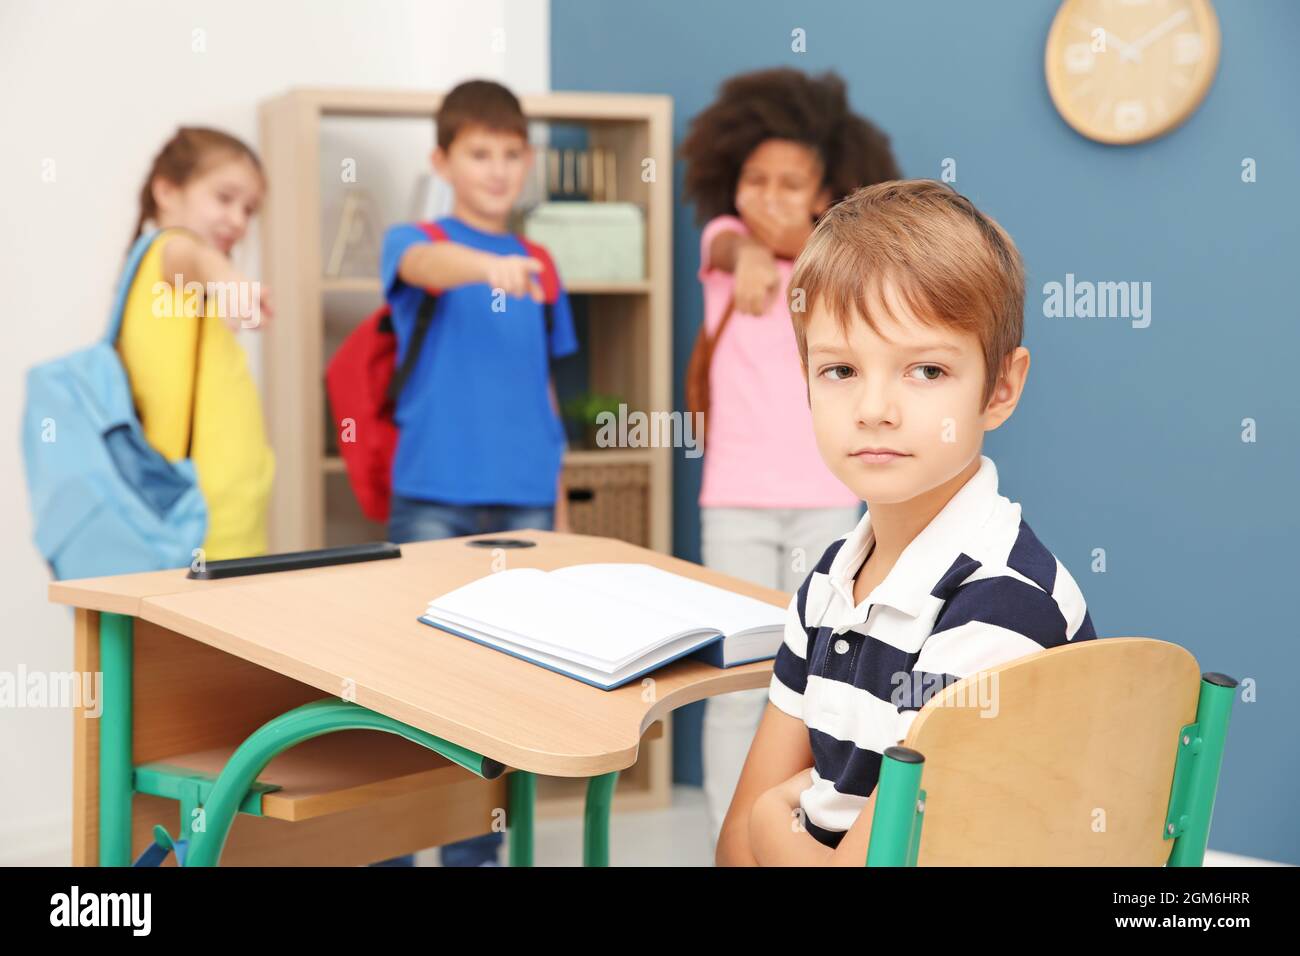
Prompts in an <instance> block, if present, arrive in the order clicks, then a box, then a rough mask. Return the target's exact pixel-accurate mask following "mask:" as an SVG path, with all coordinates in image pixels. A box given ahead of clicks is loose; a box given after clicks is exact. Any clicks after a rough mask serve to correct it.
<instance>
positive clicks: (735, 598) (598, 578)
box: [549, 562, 785, 635]
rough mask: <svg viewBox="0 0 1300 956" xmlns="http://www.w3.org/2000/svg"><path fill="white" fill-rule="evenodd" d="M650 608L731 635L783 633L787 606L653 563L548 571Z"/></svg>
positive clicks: (596, 565) (553, 576) (586, 586)
mask: <svg viewBox="0 0 1300 956" xmlns="http://www.w3.org/2000/svg"><path fill="white" fill-rule="evenodd" d="M549 573H550V576H551V577H552V578H559V579H561V580H564V581H566V582H570V583H574V584H579V585H581V586H582V587H583V588H584V589H589V590H591V591H600V592H602V593H604V594H609V595H612V596H615V597H619V598H622V599H623V600H625V601H627V602H629V603H632V602H635V603H636V604H638V605H641V606H644V607H647V608H667V609H670V610H671V611H672V612H673V613H674V614H677V615H680V616H681V617H684V618H686V619H688V620H690V621H692V622H693V623H695V624H696V625H697V626H700V627H708V628H711V629H715V630H718V631H721V632H722V633H723V634H726V635H732V634H738V633H740V632H742V631H748V630H753V629H766V628H771V627H776V628H779V629H781V630H782V631H784V629H785V608H783V607H777V606H776V605H775V604H768V603H766V602H765V601H759V600H758V599H756V598H752V597H748V596H746V595H744V594H736V593H735V592H734V591H728V590H727V589H726V588H720V587H716V586H714V585H712V584H705V583H704V582H703V581H696V580H695V579H693V578H688V577H685V576H683V575H680V574H674V573H672V572H671V571H665V570H663V569H662V568H656V567H655V566H654V565H651V564H640V563H612V562H611V563H604V564H574V565H570V566H569V567H567V568H557V569H555V570H554V571H551V572H549Z"/></svg>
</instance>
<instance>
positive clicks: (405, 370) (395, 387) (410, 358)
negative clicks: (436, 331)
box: [388, 292, 438, 405]
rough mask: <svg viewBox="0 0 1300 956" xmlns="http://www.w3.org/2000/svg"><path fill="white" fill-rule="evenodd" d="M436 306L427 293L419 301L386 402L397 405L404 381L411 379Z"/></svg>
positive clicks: (436, 300) (431, 296)
mask: <svg viewBox="0 0 1300 956" xmlns="http://www.w3.org/2000/svg"><path fill="white" fill-rule="evenodd" d="M437 304H438V297H437V296H436V295H432V294H431V293H427V292H426V293H425V296H424V298H423V299H421V300H420V310H419V311H418V312H417V313H416V314H415V330H414V331H413V332H412V333H411V341H410V344H409V345H407V347H406V356H405V357H404V358H403V359H402V365H401V367H400V368H399V369H398V370H397V371H396V372H395V373H394V374H393V377H392V379H391V380H390V381H389V383H388V400H389V401H390V402H391V403H392V404H393V405H396V404H397V398H398V396H399V395H401V394H402V387H403V386H404V385H406V380H407V379H408V378H410V377H411V373H412V372H414V371H415V364H416V363H417V362H418V361H419V360H420V352H421V350H422V348H423V346H424V340H425V337H426V336H428V334H429V326H431V325H432V324H433V310H434V308H435V307H436V306H437Z"/></svg>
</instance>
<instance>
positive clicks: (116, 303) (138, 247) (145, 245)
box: [104, 229, 158, 345]
mask: <svg viewBox="0 0 1300 956" xmlns="http://www.w3.org/2000/svg"><path fill="white" fill-rule="evenodd" d="M156 238H158V230H157V229H155V230H153V231H152V232H146V233H144V234H142V235H141V236H140V238H138V239H137V240H136V241H135V242H134V243H133V244H132V245H131V251H130V252H128V253H127V254H126V262H125V263H124V264H123V265H122V272H121V275H120V276H119V277H118V281H117V292H116V293H115V294H114V296H113V309H112V311H111V312H109V314H108V330H107V331H106V332H105V333H104V341H105V342H107V343H108V344H109V345H113V344H114V343H115V342H117V333H118V332H119V331H121V328H122V317H123V315H124V314H125V312H126V300H127V296H129V295H130V294H131V285H132V283H134V282H135V274H136V273H137V272H139V271H140V263H141V262H142V261H143V260H144V256H145V253H146V252H148V251H149V247H150V246H151V245H153V241H154V239H156Z"/></svg>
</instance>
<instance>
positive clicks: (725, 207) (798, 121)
mask: <svg viewBox="0 0 1300 956" xmlns="http://www.w3.org/2000/svg"><path fill="white" fill-rule="evenodd" d="M769 139H789V140H794V141H796V142H800V143H806V144H808V145H809V146H811V147H812V148H813V149H815V150H816V151H817V153H818V155H819V156H820V157H821V160H822V169H823V174H822V181H823V183H824V184H825V185H826V186H827V187H829V189H830V193H831V204H832V205H833V204H834V203H836V202H838V201H839V200H841V199H843V198H844V197H845V196H847V195H848V194H849V193H851V192H853V190H855V189H857V188H858V187H859V186H870V185H873V184H875V183H879V182H884V181H886V180H890V179H901V178H902V174H901V173H900V172H899V169H898V164H897V163H896V162H895V160H894V154H893V152H892V151H891V150H890V148H889V137H888V136H886V135H885V133H884V132H882V131H881V130H880V129H879V128H878V127H877V126H875V125H874V124H873V123H872V122H871V121H870V120H867V119H864V118H863V117H861V116H858V115H856V114H855V113H854V112H853V111H852V110H850V109H849V100H848V93H847V91H846V89H845V85H844V80H843V78H841V77H840V76H839V74H837V73H835V72H833V71H827V72H826V73H823V74H821V75H820V76H809V75H808V74H806V73H803V72H801V71H799V70H796V69H793V68H791V67H778V68H775V69H768V70H757V71H755V72H753V73H742V74H739V75H737V76H733V77H731V78H730V79H728V80H727V81H726V82H724V83H723V84H722V87H721V89H719V91H718V97H717V99H715V100H714V101H713V103H712V104H710V105H709V106H708V107H706V108H705V109H704V110H703V111H701V112H700V113H698V114H696V116H695V118H694V119H692V120H691V124H690V128H689V129H688V130H687V132H686V138H685V139H684V140H682V144H681V148H680V152H681V156H682V158H683V159H685V160H686V182H685V192H686V197H687V198H688V199H690V200H692V201H693V202H694V203H695V216H696V220H697V221H698V222H699V223H701V224H702V223H705V222H707V221H708V220H710V219H712V218H713V217H714V216H720V215H723V214H726V213H731V214H732V215H736V214H737V210H736V205H735V196H736V183H737V181H738V180H739V178H740V169H741V167H742V166H743V165H744V163H745V160H746V159H747V158H748V157H749V154H750V153H752V152H753V151H754V150H755V149H757V148H758V147H759V145H760V144H762V143H763V142H764V141H766V140H769Z"/></svg>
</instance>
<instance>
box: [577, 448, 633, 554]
mask: <svg viewBox="0 0 1300 956" xmlns="http://www.w3.org/2000/svg"><path fill="white" fill-rule="evenodd" d="M564 480H565V484H566V485H567V487H568V490H569V526H570V528H572V530H573V532H574V533H575V534H592V535H598V536H600V537H604V538H618V539H620V540H622V541H628V542H630V543H632V544H638V545H641V546H642V547H646V548H648V547H649V546H650V466H649V465H644V464H630V465H629V464H621V465H613V464H611V465H568V466H566V467H565V469H564Z"/></svg>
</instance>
